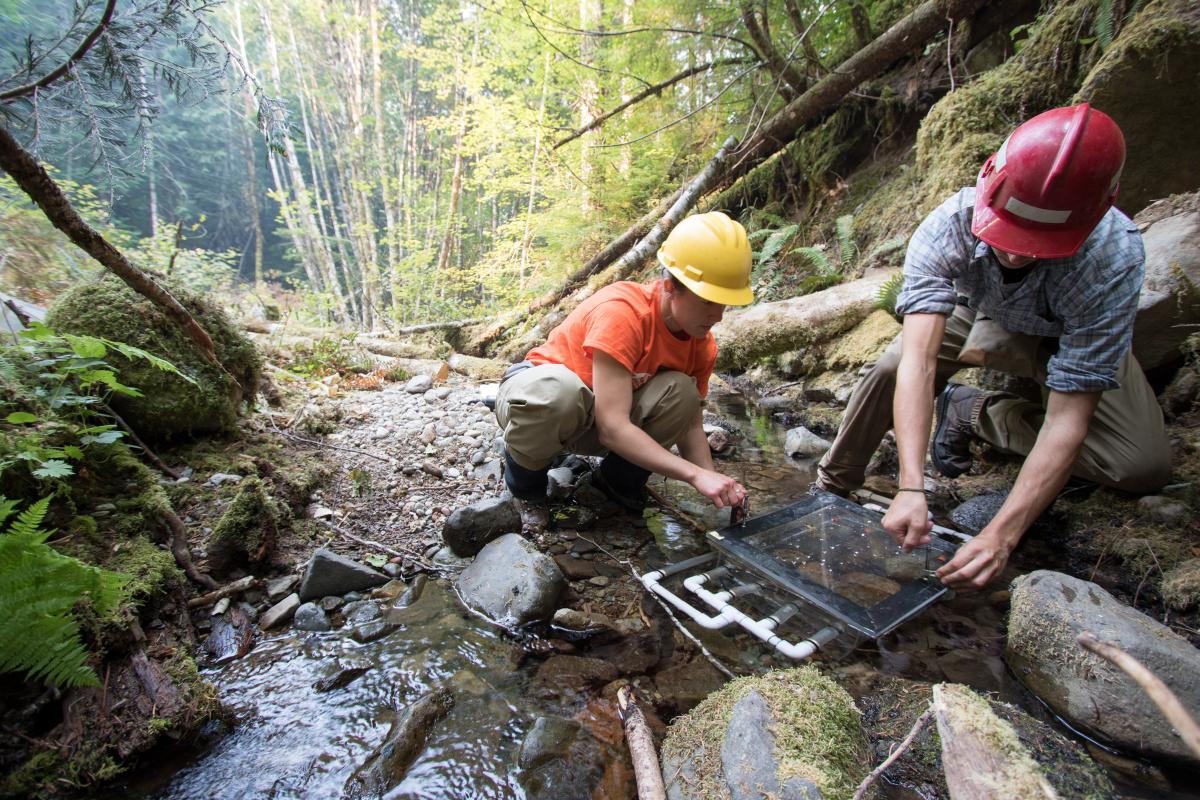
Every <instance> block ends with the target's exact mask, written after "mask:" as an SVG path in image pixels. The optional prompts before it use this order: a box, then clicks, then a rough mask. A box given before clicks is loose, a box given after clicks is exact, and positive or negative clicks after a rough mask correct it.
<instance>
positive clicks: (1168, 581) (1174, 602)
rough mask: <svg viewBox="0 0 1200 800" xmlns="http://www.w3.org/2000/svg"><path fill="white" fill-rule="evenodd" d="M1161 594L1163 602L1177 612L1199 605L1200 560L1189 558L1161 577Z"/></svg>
mask: <svg viewBox="0 0 1200 800" xmlns="http://www.w3.org/2000/svg"><path fill="white" fill-rule="evenodd" d="M1161 592H1162V599H1163V602H1164V603H1166V604H1167V605H1168V606H1170V607H1171V608H1174V609H1177V610H1179V611H1186V610H1187V609H1189V608H1193V607H1195V606H1197V605H1200V558H1189V559H1188V560H1187V561H1184V562H1183V563H1182V564H1180V565H1179V566H1177V567H1175V568H1173V569H1172V570H1170V571H1169V572H1168V573H1167V574H1166V575H1165V576H1163V581H1162V589H1161Z"/></svg>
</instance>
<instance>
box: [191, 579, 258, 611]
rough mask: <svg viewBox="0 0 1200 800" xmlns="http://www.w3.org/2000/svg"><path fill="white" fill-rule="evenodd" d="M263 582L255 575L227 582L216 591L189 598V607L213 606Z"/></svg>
mask: <svg viewBox="0 0 1200 800" xmlns="http://www.w3.org/2000/svg"><path fill="white" fill-rule="evenodd" d="M262 584H263V582H262V581H261V580H260V579H258V578H256V577H254V576H253V575H247V576H246V577H244V578H239V579H237V580H236V581H234V582H233V583H227V584H225V585H224V586H222V587H221V588H220V589H217V590H216V591H213V592H209V593H208V594H202V595H200V596H199V597H193V598H192V599H191V600H188V602H187V607H188V608H203V607H204V606H211V605H212V604H213V603H215V602H217V601H218V600H221V599H222V598H225V597H231V596H233V595H235V594H238V593H240V592H245V591H248V590H250V589H254V588H256V587H259V586H262Z"/></svg>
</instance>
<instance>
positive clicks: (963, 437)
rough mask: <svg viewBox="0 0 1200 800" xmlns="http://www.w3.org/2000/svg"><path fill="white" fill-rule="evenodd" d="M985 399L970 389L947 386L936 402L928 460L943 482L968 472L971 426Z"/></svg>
mask: <svg viewBox="0 0 1200 800" xmlns="http://www.w3.org/2000/svg"><path fill="white" fill-rule="evenodd" d="M987 398H988V395H987V394H986V393H984V392H981V391H979V390H978V389H972V388H971V387H970V386H963V385H962V384H958V383H951V384H949V385H948V386H947V387H946V388H945V389H944V390H943V391H942V393H941V394H940V395H938V399H937V427H936V428H935V429H934V432H933V442H932V443H931V444H930V446H929V460H930V461H932V462H933V466H934V468H935V469H937V471H938V472H940V473H941V474H942V475H944V476H945V477H947V478H957V477H958V476H959V475H962V474H963V473H965V472H966V471H967V470H969V469H970V468H971V461H972V456H971V442H973V441H975V439H976V438H977V437H976V436H975V424H976V423H977V421H978V420H979V415H980V413H981V412H982V411H983V404H984V402H985V401H986V400H987Z"/></svg>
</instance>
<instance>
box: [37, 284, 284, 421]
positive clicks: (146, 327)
mask: <svg viewBox="0 0 1200 800" xmlns="http://www.w3.org/2000/svg"><path fill="white" fill-rule="evenodd" d="M153 277H154V279H155V280H156V281H157V282H158V283H159V284H160V285H162V286H164V287H165V288H166V289H167V290H168V291H169V292H170V293H171V294H172V295H173V296H174V297H175V299H177V300H178V301H179V302H180V303H181V304H182V305H183V307H184V308H186V309H187V310H188V312H190V313H191V315H192V316H193V317H194V318H195V320H196V322H197V323H199V325H200V327H202V328H203V329H204V330H205V331H206V332H207V333H208V335H209V336H210V337H212V342H213V351H214V353H215V354H216V357H217V360H218V361H219V362H220V366H217V365H215V364H210V363H209V362H208V361H206V360H205V359H204V356H203V355H202V354H201V352H200V349H199V348H198V347H197V346H196V344H195V343H194V342H193V341H192V340H191V338H189V337H188V335H187V334H186V333H184V331H183V329H182V328H180V326H179V323H178V322H176V321H175V320H174V319H171V318H170V317H168V316H167V315H166V314H164V313H163V311H162V310H161V309H160V308H159V307H158V306H156V305H154V304H153V303H151V302H150V301H149V300H147V299H146V298H144V297H142V296H141V295H140V294H137V293H135V292H134V291H133V290H132V289H130V288H129V287H128V286H126V285H125V283H124V282H122V281H121V280H120V279H119V278H117V277H116V276H114V275H111V274H105V275H104V276H102V277H100V278H99V279H97V280H95V281H92V282H90V283H85V284H82V285H80V286H77V287H76V288H74V289H72V290H71V291H70V292H67V293H66V294H65V295H63V297H62V298H61V299H60V300H59V301H58V302H57V303H55V304H54V306H53V307H52V308H51V309H50V311H49V313H48V314H47V315H46V324H47V325H49V326H50V327H51V328H53V329H55V330H56V331H59V332H60V333H73V334H82V335H88V336H99V337H102V338H105V339H112V340H114V341H118V342H124V343H125V344H131V345H134V346H135V347H139V348H141V349H143V350H146V351H148V352H150V353H152V354H154V355H156V356H159V357H161V358H164V359H166V360H167V361H169V362H171V363H172V364H174V365H175V366H176V367H177V368H178V369H179V370H180V371H181V372H184V373H186V374H187V375H189V376H190V377H191V378H192V379H193V380H195V383H194V384H192V383H188V382H187V381H185V380H184V379H183V378H181V377H179V376H178V375H176V374H175V373H173V372H168V371H164V370H161V369H158V368H157V367H155V366H153V365H152V364H150V363H148V362H147V361H145V360H144V359H133V360H129V359H126V358H124V357H122V356H119V355H117V354H115V353H109V354H108V355H107V356H106V360H108V361H109V362H110V363H111V364H112V365H113V366H114V367H115V368H116V370H117V374H118V377H119V379H120V380H121V382H122V383H124V384H125V385H126V386H133V387H135V388H137V389H139V390H140V391H141V396H140V397H130V396H128V395H123V394H114V395H113V396H112V398H111V400H110V402H111V404H112V406H113V408H114V409H115V410H116V411H117V412H118V413H119V414H121V416H122V417H124V419H125V421H126V422H128V423H129V424H130V426H132V427H133V428H134V429H135V430H137V432H138V433H139V434H141V435H142V436H144V437H147V438H151V439H157V440H164V439H170V438H172V437H177V436H184V435H188V434H194V433H209V432H223V431H230V430H232V429H233V427H234V424H235V423H236V422H237V418H238V414H239V413H240V411H241V408H242V406H243V403H244V402H249V401H251V400H252V399H253V397H254V395H255V394H256V393H257V392H258V381H259V376H260V374H261V372H262V360H261V358H260V356H259V354H258V351H257V350H255V349H254V345H253V344H252V343H251V342H250V340H249V339H247V338H246V337H245V336H243V335H242V334H241V332H240V331H238V330H237V328H236V327H234V325H233V324H232V323H231V322H230V321H229V319H228V318H227V317H226V316H225V314H224V313H223V312H222V311H221V310H220V309H218V308H216V307H215V306H213V305H211V304H209V303H208V302H207V301H206V300H203V299H201V298H200V297H199V296H197V295H194V294H192V293H191V292H189V291H187V290H186V289H183V288H182V287H181V286H179V285H178V284H177V283H176V282H174V281H172V280H170V279H169V278H167V277H166V276H164V275H159V274H153Z"/></svg>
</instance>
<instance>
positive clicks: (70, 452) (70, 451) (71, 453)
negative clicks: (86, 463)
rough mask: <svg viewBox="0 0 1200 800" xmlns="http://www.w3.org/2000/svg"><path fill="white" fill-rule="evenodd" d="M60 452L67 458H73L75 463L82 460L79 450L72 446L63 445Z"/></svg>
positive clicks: (81, 452)
mask: <svg viewBox="0 0 1200 800" xmlns="http://www.w3.org/2000/svg"><path fill="white" fill-rule="evenodd" d="M62 450H63V453H64V454H66V456H67V457H68V458H73V459H75V460H76V461H80V460H82V459H83V451H82V450H80V449H79V448H78V447H76V446H75V445H73V444H67V445H63V449H62Z"/></svg>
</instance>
